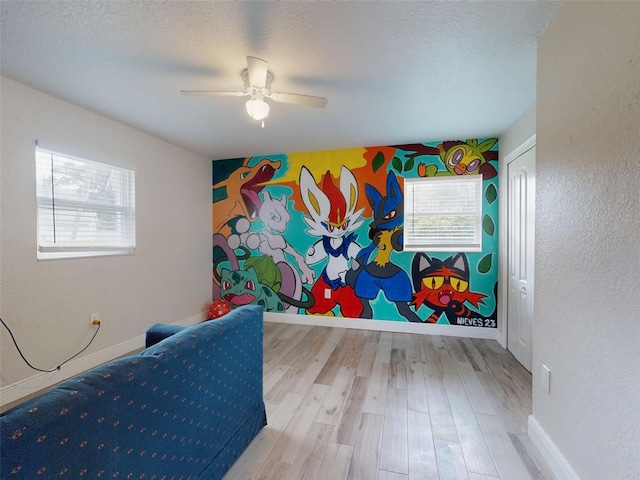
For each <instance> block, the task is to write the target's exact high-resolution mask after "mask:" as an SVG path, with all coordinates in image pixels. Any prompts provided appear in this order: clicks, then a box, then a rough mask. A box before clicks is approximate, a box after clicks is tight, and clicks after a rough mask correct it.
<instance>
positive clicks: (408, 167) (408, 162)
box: [404, 158, 415, 172]
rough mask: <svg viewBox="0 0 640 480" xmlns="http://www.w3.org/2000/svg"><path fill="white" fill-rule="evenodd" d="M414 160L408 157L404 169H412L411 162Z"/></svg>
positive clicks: (407, 170) (406, 170)
mask: <svg viewBox="0 0 640 480" xmlns="http://www.w3.org/2000/svg"><path fill="white" fill-rule="evenodd" d="M414 163H415V162H414V160H413V158H410V159H409V160H407V161H406V162H405V164H404V171H405V172H409V171H411V170H413V164H414Z"/></svg>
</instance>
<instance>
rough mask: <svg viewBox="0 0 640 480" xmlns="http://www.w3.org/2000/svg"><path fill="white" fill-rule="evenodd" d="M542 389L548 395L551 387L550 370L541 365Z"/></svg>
mask: <svg viewBox="0 0 640 480" xmlns="http://www.w3.org/2000/svg"><path fill="white" fill-rule="evenodd" d="M542 387H543V388H544V390H545V392H547V393H550V389H551V388H550V387H551V370H549V367H547V366H546V365H542Z"/></svg>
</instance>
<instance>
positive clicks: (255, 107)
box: [246, 99, 269, 120]
mask: <svg viewBox="0 0 640 480" xmlns="http://www.w3.org/2000/svg"><path fill="white" fill-rule="evenodd" d="M246 107H247V113H248V114H249V116H250V117H251V118H253V119H254V120H262V119H264V118H267V116H268V115H269V104H268V103H267V102H265V101H264V100H262V99H251V100H249V101H248V102H247V104H246Z"/></svg>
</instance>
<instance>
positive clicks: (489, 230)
mask: <svg viewBox="0 0 640 480" xmlns="http://www.w3.org/2000/svg"><path fill="white" fill-rule="evenodd" d="M482 228H483V230H484V231H485V233H486V234H487V235H489V236H490V237H492V236H493V232H495V231H496V226H495V224H494V223H493V220H491V217H490V216H489V215H488V214H486V213H485V214H484V218H483V219H482Z"/></svg>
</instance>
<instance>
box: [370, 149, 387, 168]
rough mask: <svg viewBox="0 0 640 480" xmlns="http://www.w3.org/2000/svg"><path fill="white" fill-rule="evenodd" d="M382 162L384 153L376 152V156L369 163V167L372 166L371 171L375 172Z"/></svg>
mask: <svg viewBox="0 0 640 480" xmlns="http://www.w3.org/2000/svg"><path fill="white" fill-rule="evenodd" d="M383 163H384V154H383V153H382V152H378V153H376V156H375V157H373V163H372V164H371V167H372V168H373V173H375V172H377V171H378V169H379V168H380V167H381V166H382V164H383Z"/></svg>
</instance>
